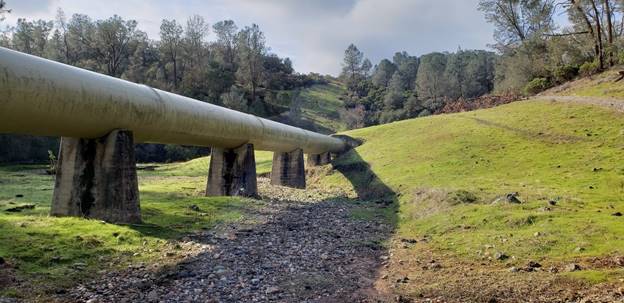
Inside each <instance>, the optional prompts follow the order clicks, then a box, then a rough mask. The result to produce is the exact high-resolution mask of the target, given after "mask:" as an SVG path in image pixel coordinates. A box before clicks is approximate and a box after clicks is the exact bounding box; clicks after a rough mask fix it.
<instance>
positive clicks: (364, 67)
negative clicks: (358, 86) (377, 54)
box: [362, 58, 373, 78]
mask: <svg viewBox="0 0 624 303" xmlns="http://www.w3.org/2000/svg"><path fill="white" fill-rule="evenodd" d="M371 68H373V64H372V63H371V62H370V60H368V58H366V59H364V62H362V74H363V75H364V77H366V78H368V75H369V73H370V70H371Z"/></svg>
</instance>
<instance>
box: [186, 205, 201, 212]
mask: <svg viewBox="0 0 624 303" xmlns="http://www.w3.org/2000/svg"><path fill="white" fill-rule="evenodd" d="M188 208H189V209H190V210H192V211H197V212H199V211H201V209H200V208H199V206H197V205H195V204H193V205H191V206H189V207H188Z"/></svg>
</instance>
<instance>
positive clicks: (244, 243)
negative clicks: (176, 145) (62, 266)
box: [58, 180, 392, 302]
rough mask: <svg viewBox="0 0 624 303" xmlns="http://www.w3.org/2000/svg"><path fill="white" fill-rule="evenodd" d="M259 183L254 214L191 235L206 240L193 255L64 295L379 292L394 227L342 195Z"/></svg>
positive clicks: (233, 296)
mask: <svg viewBox="0 0 624 303" xmlns="http://www.w3.org/2000/svg"><path fill="white" fill-rule="evenodd" d="M260 188H261V192H264V194H266V195H268V196H270V197H271V198H265V199H263V200H262V201H258V203H262V204H263V205H262V208H261V211H260V212H259V213H257V214H255V215H253V219H251V220H248V222H244V223H241V224H237V225H227V226H220V227H219V228H217V229H214V230H211V231H208V232H203V233H200V234H197V235H195V236H193V237H190V238H189V239H187V241H190V242H194V243H195V244H201V245H199V247H200V251H199V252H197V253H195V254H194V256H193V257H190V258H188V259H186V260H184V261H183V262H180V263H178V264H175V265H174V266H172V267H169V268H162V267H160V268H159V267H155V268H154V267H153V266H147V267H141V266H139V267H134V268H130V269H128V270H125V271H123V272H111V273H106V274H104V275H103V276H102V277H101V278H100V279H97V280H95V281H92V282H90V283H88V284H84V285H80V286H78V287H76V288H75V289H72V290H70V291H69V292H68V294H67V295H64V296H62V297H59V298H58V299H59V301H71V302H74V301H82V302H268V301H270V302H362V301H367V300H368V299H367V298H369V297H371V296H374V294H371V290H372V289H373V284H374V281H375V280H376V279H377V276H378V270H379V267H380V266H381V265H380V264H379V261H380V257H381V255H383V254H384V253H385V250H384V248H383V247H382V246H381V241H383V240H384V239H387V238H388V237H390V234H391V232H392V228H391V226H389V225H388V224H386V223H384V222H383V220H382V219H379V220H375V219H368V218H367V220H358V219H356V218H354V216H353V215H352V213H351V212H352V211H353V210H354V209H355V208H358V207H363V206H362V205H359V206H358V202H356V201H352V200H349V199H347V198H345V197H340V195H339V194H333V193H325V195H324V196H323V195H321V196H320V197H318V196H315V197H312V196H311V195H310V194H309V193H306V192H305V191H294V190H289V189H285V188H276V187H271V186H268V185H267V181H266V180H263V181H262V182H261V184H260ZM315 194H316V193H315ZM309 197H312V198H309ZM311 200H312V201H311ZM366 207H368V206H366ZM374 207H383V206H374ZM182 246H183V247H185V246H184V245H182ZM195 246H198V245H195Z"/></svg>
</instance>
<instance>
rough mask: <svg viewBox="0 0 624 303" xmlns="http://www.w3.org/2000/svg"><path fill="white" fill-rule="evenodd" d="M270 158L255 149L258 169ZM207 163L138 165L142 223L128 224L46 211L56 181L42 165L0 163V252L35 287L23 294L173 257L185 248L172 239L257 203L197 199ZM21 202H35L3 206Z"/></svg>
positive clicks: (9, 291) (0, 291) (8, 291)
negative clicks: (103, 271)
mask: <svg viewBox="0 0 624 303" xmlns="http://www.w3.org/2000/svg"><path fill="white" fill-rule="evenodd" d="M271 159H272V153H269V152H257V153H256V161H257V170H258V172H259V173H263V172H268V171H270V165H271ZM209 161H210V159H209V157H205V158H199V159H195V160H192V161H189V162H186V163H172V164H163V165H149V166H151V167H152V168H153V169H154V170H153V171H150V170H140V171H139V190H140V194H141V212H142V216H143V221H144V224H142V225H131V226H130V225H128V226H125V225H114V224H107V223H104V222H100V221H97V220H85V219H80V218H55V217H50V216H48V213H49V211H50V201H51V199H52V189H53V186H54V181H53V177H52V176H48V175H45V173H44V167H36V166H0V257H2V258H3V259H4V260H5V261H6V262H8V263H9V264H11V266H12V267H14V268H16V275H17V276H18V277H19V278H20V279H26V280H28V281H29V282H30V284H31V285H38V286H41V288H40V287H36V288H35V289H34V290H30V291H31V292H32V293H31V294H29V296H31V295H33V293H35V294H38V293H39V292H40V291H41V292H45V291H48V290H52V291H54V290H55V288H60V287H64V286H67V285H70V284H71V283H74V282H75V281H76V280H77V279H80V278H82V277H86V276H89V275H92V274H94V273H95V272H97V271H98V270H101V269H104V268H111V267H112V268H116V267H121V266H125V265H127V264H129V263H134V262H139V261H147V260H149V261H150V262H158V260H163V261H164V260H169V261H171V260H175V258H176V257H175V256H176V254H177V252H179V253H180V255H181V256H182V255H183V254H185V253H187V252H186V251H185V250H183V249H181V248H180V247H176V246H175V244H174V243H175V241H173V242H172V241H170V240H175V239H177V238H179V237H181V236H183V235H185V234H187V233H190V232H194V231H197V230H201V229H209V228H211V227H213V226H214V225H215V224H217V223H220V222H232V221H237V220H240V219H241V218H242V216H243V215H244V213H245V212H246V211H247V210H251V209H255V208H256V207H257V203H254V202H253V201H252V200H248V199H241V198H226V197H216V198H206V197H203V196H202V195H201V193H202V191H203V190H204V188H205V186H206V177H207V173H208V164H209ZM142 166H146V165H142ZM18 195H22V196H23V197H17V196H18ZM24 204H33V205H35V208H34V209H32V210H25V211H22V212H18V213H11V212H6V211H5V210H6V209H9V208H12V207H15V206H20V205H24ZM191 206H194V207H191ZM23 291H24V290H23V289H22V290H16V289H14V288H12V287H8V288H5V287H3V285H2V281H1V279H0V296H2V295H10V296H11V295H15V296H21V295H24V293H23Z"/></svg>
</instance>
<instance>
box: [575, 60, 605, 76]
mask: <svg viewBox="0 0 624 303" xmlns="http://www.w3.org/2000/svg"><path fill="white" fill-rule="evenodd" d="M599 71H600V64H599V63H598V62H597V61H592V62H585V63H583V64H582V65H581V67H580V68H579V74H580V75H581V76H583V77H587V76H591V75H594V74H597V73H598V72H599Z"/></svg>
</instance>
